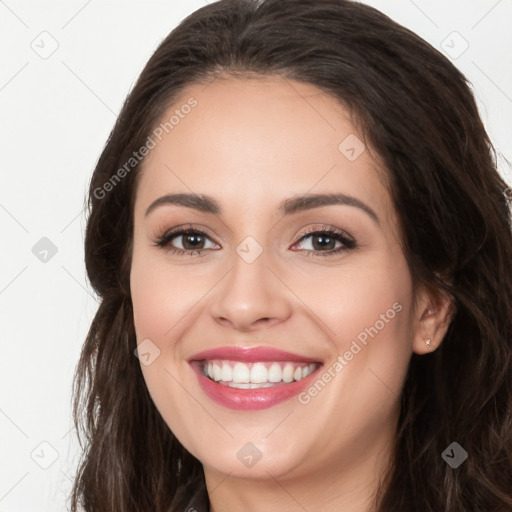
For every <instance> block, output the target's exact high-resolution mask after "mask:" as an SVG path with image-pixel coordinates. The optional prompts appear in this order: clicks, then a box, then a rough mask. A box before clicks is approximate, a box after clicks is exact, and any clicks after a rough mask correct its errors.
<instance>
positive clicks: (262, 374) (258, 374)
mask: <svg viewBox="0 0 512 512" xmlns="http://www.w3.org/2000/svg"><path fill="white" fill-rule="evenodd" d="M267 380H268V370H267V369H266V368H265V365H264V364H262V363H255V364H254V366H253V367H252V368H251V382H252V383H254V384H261V383H262V382H267Z"/></svg>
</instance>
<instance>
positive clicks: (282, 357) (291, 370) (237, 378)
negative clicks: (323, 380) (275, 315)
mask: <svg viewBox="0 0 512 512" xmlns="http://www.w3.org/2000/svg"><path fill="white" fill-rule="evenodd" d="M188 362H189V363H190V365H191V366H192V368H193V369H194V371H195V372H196V375H197V378H198V382H199V385H200V386H201V388H202V389H203V391H204V392H205V393H206V395H207V396H208V397H209V398H210V399H212V400H214V401H215V402H217V403H219V404H220V405H223V406H225V407H228V408H231V409H239V410H258V409H265V408H268V407H272V406H273V405H276V404H278V403H280V402H283V401H285V400H288V399H290V398H292V397H294V396H296V395H298V394H299V393H300V392H301V391H302V390H303V389H304V388H305V387H307V386H308V385H310V384H311V381H312V380H313V379H314V378H315V375H316V372H317V370H318V368H319V367H320V366H322V363H321V362H320V361H319V360H317V359H312V358H310V357H306V356H301V355H298V354H294V353H291V352H285V351H283V350H277V349H273V348H268V347H254V348H246V347H234V346H231V347H220V348H216V349H213V350H207V351H205V352H200V353H198V354H195V355H194V356H192V357H191V358H189V360H188Z"/></svg>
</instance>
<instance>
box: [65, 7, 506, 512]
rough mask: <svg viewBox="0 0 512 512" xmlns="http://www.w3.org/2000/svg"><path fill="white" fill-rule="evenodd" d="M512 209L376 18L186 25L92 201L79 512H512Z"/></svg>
mask: <svg viewBox="0 0 512 512" xmlns="http://www.w3.org/2000/svg"><path fill="white" fill-rule="evenodd" d="M509 193H510V192H509V190H508V189H507V186H506V184H505V182H504V181H503V180H502V178H501V177H500V176H499V174H498V172H497V170H496V163H495V158H494V153H493V148H492V145H491V142H490V140H489V138H488V136H487V134H486V132H485V130H484V127H483V125H482V122H481V120H480V118H479V116H478V112H477V107H476V105H475V101H474V98H473V96H472V94H471V91H470V89H469V87H468V84H467V81H466V79H465V78H464V76H462V74H461V73H460V72H459V71H458V70H457V69H456V68H455V67H454V66H453V65H452V64H451V63H450V62H449V61H448V60H447V59H446V58H445V57H443V56H442V55H441V54H440V53H439V52H437V51H436V50H435V49H433V48H432V47H431V46H430V45H428V44H427V43H426V42H425V41H423V40H422V39H420V38H419V37H418V36H416V35H415V34H413V33H411V32H410V31H408V30H406V29H405V28H403V27H401V26H400V25H398V24H396V23H395V22H393V21H392V20H390V19H389V18H388V17H386V16H384V15H383V14H381V13H380V12H378V11H376V10H375V9H373V8H370V7H368V6H365V5H361V4H357V3H353V2H350V1H344V0H318V1H314V2H312V1H310V0H290V1H287V2H283V1H279V0H263V1H255V0H235V1H229V0H222V1H220V2H216V3H213V4H211V5H209V6H206V7H204V8H202V9H199V10H198V11H196V12H195V13H193V14H192V15H190V16H189V17H188V18H187V19H185V20H184V21H183V22H182V23H181V24H180V25H179V26H178V27H177V28H176V29H175V30H173V32H172V33H171V34H170V35H169V36H168V37H167V38H166V39H165V40H164V41H163V42H162V43H161V45H160V47H159V48H158V49H157V51H156V52H155V54H154V55H153V56H152V58H151V59H150V61H149V62H148V64H147V65H146V67H145V69H144V70H143V72H142V74H141V76H140V78H139V80H138V82H137V84H136V85H135V87H134V89H133V91H132V92H131V93H130V95H129V97H128V99H127V101H126V103H125V105H124V107H123V109H122V112H121V114H120V115H119V118H118V121H117V123H116V125H115V127H114V129H113V131H112V134H111V136H110V138H109V140H108V142H107V145H106V147H105V149H104V151H103V153H102V155H101V157H100V159H99V161H98V164H97V167H96V169H95V171H94V175H93V177H92V181H91V185H90V194H89V199H90V212H89V219H88V224H87V232H86V240H85V250H86V267H87V272H88V276H89V279H90V281H91V284H92V285H93V287H94V288H95V290H96V291H97V293H98V294H99V296H100V298H101V302H100V306H99V309H98V312H97V314H96V316H95V318H94V320H93V323H92V326H91V329H90V332H89V334H88V337H87V340H86V342H85V345H84V347H83V352H82V356H81V359H80V362H79V365H78V368H77V374H76V383H75V384H76V388H75V421H76V423H77V425H78V426H79V427H82V430H83V435H84V436H83V438H84V439H85V447H84V456H83V460H82V464H81V466H80V468H79V472H78V474H77V477H76V481H75V487H74V492H73V497H72V510H73V511H75V510H78V507H79V506H80V505H81V506H82V508H83V510H85V511H87V512H103V511H109V512H112V511H123V512H128V511H143V510H144V511H145V510H147V511H150V510H151V511H183V510H189V511H193V510H198V511H199V510H200V511H208V510H210V511H212V512H213V511H214V512H219V511H221V510H225V511H230V510H258V511H262V510H263V511H273V510H280V511H283V510H284V511H288V510H290V511H291V510H310V511H313V510H319V511H334V510H336V511H338V510H350V511H351V512H363V511H364V512H377V511H378V512H388V511H389V512H391V511H393V512H397V511H403V512H411V511H422V512H439V511H440V510H443V511H446V512H470V511H471V512H475V511H491V510H492V511H506V510H512V493H511V490H512V444H511V442H512V415H511V411H512V395H511V386H510V384H511V378H512V355H511V353H512V351H511V348H512V322H511V319H512V277H511V274H510V268H509V265H510V261H511V260H512V235H511V228H510V206H509V203H508V199H507V194H509Z"/></svg>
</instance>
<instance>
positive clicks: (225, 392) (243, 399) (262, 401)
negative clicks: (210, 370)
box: [191, 361, 320, 411]
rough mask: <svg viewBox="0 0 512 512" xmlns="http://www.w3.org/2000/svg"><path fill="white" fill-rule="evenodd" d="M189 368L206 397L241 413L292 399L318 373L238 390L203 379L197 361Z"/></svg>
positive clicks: (206, 378)
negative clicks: (287, 382) (286, 381)
mask: <svg viewBox="0 0 512 512" xmlns="http://www.w3.org/2000/svg"><path fill="white" fill-rule="evenodd" d="M191 366H192V368H193V369H194V371H195V372H196V374H197V378H198V380H199V385H200V386H201V388H202V389H203V391H204V392H205V393H206V395H208V397H210V398H211V399H212V400H213V401H214V402H217V403H218V404H220V405H223V406H224V407H228V408H230V409H237V410H243V411H249V410H259V409H267V408H268V407H272V406H273V405H277V404H279V403H281V402H284V401H285V400H289V399H290V398H293V397H294V396H296V395H298V394H299V393H300V392H301V391H302V390H303V389H304V388H306V387H307V386H308V385H309V384H310V382H311V381H312V380H313V379H314V378H315V377H316V374H317V371H318V368H317V369H316V370H315V371H314V372H313V373H310V374H309V375H308V376H307V377H304V378H303V379H301V380H299V381H296V382H292V383H290V384H280V385H276V386H272V387H269V388H258V389H240V388H231V387H229V386H223V385H222V384H218V383H217V382H215V381H213V380H211V379H209V378H208V377H205V376H204V375H203V374H202V371H201V365H200V364H199V363H198V362H197V361H196V362H194V363H193V364H192V365H191ZM319 368H320V367H319Z"/></svg>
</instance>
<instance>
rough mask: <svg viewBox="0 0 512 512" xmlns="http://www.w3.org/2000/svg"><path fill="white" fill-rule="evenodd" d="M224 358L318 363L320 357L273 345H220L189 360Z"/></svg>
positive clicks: (253, 361)
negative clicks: (289, 350)
mask: <svg viewBox="0 0 512 512" xmlns="http://www.w3.org/2000/svg"><path fill="white" fill-rule="evenodd" d="M213 359H223V360H231V361H244V362H246V363H255V362H259V361H261V362H265V361H295V362H306V363H318V362H320V361H319V360H318V359H313V358H311V357H306V356H301V355H300V354H294V353H293V352H286V351H284V350H279V349H276V348H271V347H241V346H227V347H218V348H214V349H210V350H205V351H204V352H199V353H197V354H194V355H193V356H192V357H190V358H189V359H188V361H202V360H213Z"/></svg>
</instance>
